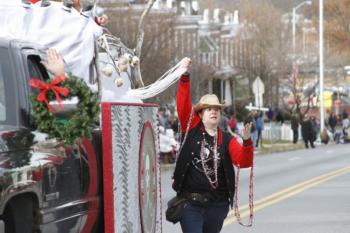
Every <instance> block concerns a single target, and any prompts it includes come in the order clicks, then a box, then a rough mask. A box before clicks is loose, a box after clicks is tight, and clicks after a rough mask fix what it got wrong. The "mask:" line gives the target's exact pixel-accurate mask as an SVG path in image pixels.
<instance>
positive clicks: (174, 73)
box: [126, 63, 187, 99]
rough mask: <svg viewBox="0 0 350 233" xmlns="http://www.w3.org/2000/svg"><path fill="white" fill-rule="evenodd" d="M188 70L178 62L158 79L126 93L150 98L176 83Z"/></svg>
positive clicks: (141, 97) (140, 97) (135, 96)
mask: <svg viewBox="0 0 350 233" xmlns="http://www.w3.org/2000/svg"><path fill="white" fill-rule="evenodd" d="M186 71H187V69H186V68H182V67H180V63H178V64H176V65H175V66H174V67H172V68H171V69H169V70H168V71H167V72H166V73H165V74H163V75H162V76H161V77H160V78H159V79H158V80H157V81H155V82H154V83H152V84H150V85H148V86H146V87H141V88H138V89H131V90H129V91H127V93H126V95H127V96H129V97H134V98H139V99H149V98H152V97H154V96H156V95H158V94H160V93H162V92H163V91H165V90H166V89H168V88H169V87H170V86H171V85H173V84H174V83H176V82H177V81H178V80H179V79H180V78H181V75H182V74H183V73H185V72H186Z"/></svg>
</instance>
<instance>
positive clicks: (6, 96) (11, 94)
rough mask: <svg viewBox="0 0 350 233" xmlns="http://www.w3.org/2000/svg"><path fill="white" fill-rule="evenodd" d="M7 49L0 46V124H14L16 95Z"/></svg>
mask: <svg viewBox="0 0 350 233" xmlns="http://www.w3.org/2000/svg"><path fill="white" fill-rule="evenodd" d="M8 58H9V53H8V49H6V48H0V125H15V124H16V119H17V117H16V106H17V105H16V99H17V98H16V97H15V91H14V76H13V73H12V69H11V64H10V61H9V59H8Z"/></svg>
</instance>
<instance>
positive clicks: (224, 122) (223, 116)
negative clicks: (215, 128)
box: [219, 111, 229, 132]
mask: <svg viewBox="0 0 350 233" xmlns="http://www.w3.org/2000/svg"><path fill="white" fill-rule="evenodd" d="M219 127H220V128H221V129H222V131H224V132H228V131H229V129H228V127H229V125H228V117H227V116H226V112H225V111H222V113H221V117H220V122H219Z"/></svg>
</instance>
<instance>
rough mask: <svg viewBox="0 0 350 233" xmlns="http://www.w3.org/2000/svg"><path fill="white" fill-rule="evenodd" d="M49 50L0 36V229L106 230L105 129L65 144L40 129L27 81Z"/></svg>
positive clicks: (11, 232) (41, 72) (40, 71)
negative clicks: (73, 143)
mask: <svg viewBox="0 0 350 233" xmlns="http://www.w3.org/2000/svg"><path fill="white" fill-rule="evenodd" d="M44 53H45V50H44V48H42V47H38V46H37V45H35V44H30V43H26V42H23V41H19V40H11V39H4V38H0V233H4V232H6V233H28V232H42V233H45V232H49V233H55V232H65V233H66V232H70V233H73V232H86V233H90V232H103V226H102V225H103V224H102V222H103V221H102V218H103V216H102V215H103V211H102V209H103V208H102V204H103V202H102V195H101V193H102V187H101V185H102V182H101V170H102V169H101V154H102V152H101V151H102V149H101V131H100V129H99V128H97V129H96V130H94V131H93V132H92V135H93V138H92V139H84V140H82V142H81V143H80V144H75V145H70V146H63V145H62V144H60V143H59V142H56V141H55V140H48V139H46V138H47V137H46V136H47V135H45V134H42V133H40V132H37V131H36V130H35V126H34V124H33V119H32V117H31V102H30V95H31V93H32V90H31V87H30V86H29V84H28V81H29V79H30V78H31V77H36V78H39V79H42V80H46V79H48V78H49V75H48V73H47V72H46V70H45V68H44V66H43V65H42V64H41V63H40V61H41V58H42V56H43V55H44Z"/></svg>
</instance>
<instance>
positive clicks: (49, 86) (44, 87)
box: [29, 75, 69, 112]
mask: <svg viewBox="0 0 350 233" xmlns="http://www.w3.org/2000/svg"><path fill="white" fill-rule="evenodd" d="M65 80H66V77H65V76H64V75H60V76H56V77H55V78H54V79H52V80H51V81H50V82H49V83H45V82H43V81H41V80H39V79H34V78H32V79H31V80H29V85H30V86H32V87H33V88H35V89H39V90H40V95H38V97H37V100H38V101H39V102H44V103H45V104H46V105H47V107H48V108H49V111H50V112H56V109H55V108H53V107H52V106H51V104H50V103H49V101H48V100H47V98H46V92H48V91H50V90H52V91H53V93H54V94H55V96H56V100H57V102H58V104H59V107H60V108H62V100H61V96H60V95H62V96H68V94H69V90H68V88H65V87H59V86H57V85H58V84H59V83H61V82H64V81H65Z"/></svg>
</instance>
